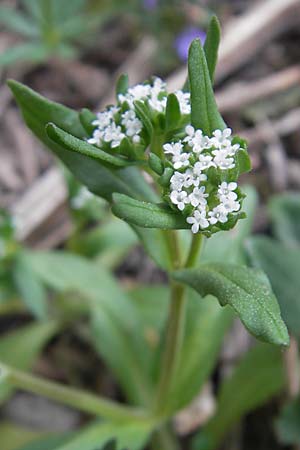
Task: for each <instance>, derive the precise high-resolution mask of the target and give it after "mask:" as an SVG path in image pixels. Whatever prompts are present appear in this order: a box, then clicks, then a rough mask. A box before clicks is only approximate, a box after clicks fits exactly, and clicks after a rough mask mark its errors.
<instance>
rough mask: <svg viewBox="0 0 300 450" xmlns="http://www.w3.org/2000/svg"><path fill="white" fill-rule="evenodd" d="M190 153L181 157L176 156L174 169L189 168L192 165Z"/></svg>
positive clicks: (173, 160)
mask: <svg viewBox="0 0 300 450" xmlns="http://www.w3.org/2000/svg"><path fill="white" fill-rule="evenodd" d="M190 156H191V154H190V153H181V154H180V155H174V156H173V158H172V162H173V166H174V169H176V170H177V169H181V168H182V167H187V166H189V164H190Z"/></svg>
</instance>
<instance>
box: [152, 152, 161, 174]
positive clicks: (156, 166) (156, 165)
mask: <svg viewBox="0 0 300 450" xmlns="http://www.w3.org/2000/svg"><path fill="white" fill-rule="evenodd" d="M149 167H150V168H151V169H152V170H153V171H154V172H155V173H157V175H162V174H163V172H164V165H163V162H162V160H161V159H160V158H159V157H158V156H157V155H156V154H155V153H150V154H149Z"/></svg>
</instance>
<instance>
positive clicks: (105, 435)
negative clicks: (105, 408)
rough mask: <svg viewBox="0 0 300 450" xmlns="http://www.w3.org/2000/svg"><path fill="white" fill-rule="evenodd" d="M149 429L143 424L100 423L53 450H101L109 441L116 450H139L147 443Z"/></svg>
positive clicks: (87, 428)
mask: <svg viewBox="0 0 300 450" xmlns="http://www.w3.org/2000/svg"><path fill="white" fill-rule="evenodd" d="M150 432H151V427H150V426H149V425H145V424H126V425H123V424H122V425H120V424H113V423H101V424H96V425H91V426H89V427H86V429H84V430H82V431H80V432H79V433H78V434H77V435H76V436H75V437H74V438H73V439H71V440H70V441H69V442H67V443H66V444H65V445H62V446H58V447H56V448H55V449H53V450H95V449H97V450H98V449H99V450H101V448H102V446H104V445H105V444H107V443H108V442H109V441H111V439H116V441H117V450H123V449H124V448H130V450H139V449H142V448H143V447H144V445H145V444H146V443H147V440H148V437H149V434H150Z"/></svg>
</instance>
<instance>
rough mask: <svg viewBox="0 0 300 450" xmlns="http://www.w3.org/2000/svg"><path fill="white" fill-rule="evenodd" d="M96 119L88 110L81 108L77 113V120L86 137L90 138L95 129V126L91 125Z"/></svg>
mask: <svg viewBox="0 0 300 450" xmlns="http://www.w3.org/2000/svg"><path fill="white" fill-rule="evenodd" d="M95 119H96V115H95V114H94V113H93V112H92V111H90V110H89V109H88V108H83V109H82V110H81V111H80V113H79V120H80V123H81V125H82V126H83V128H84V129H85V131H86V133H87V135H88V136H92V134H93V131H94V129H95V125H92V122H93V120H95Z"/></svg>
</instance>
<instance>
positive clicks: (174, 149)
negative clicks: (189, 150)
mask: <svg viewBox="0 0 300 450" xmlns="http://www.w3.org/2000/svg"><path fill="white" fill-rule="evenodd" d="M182 148H183V145H182V143H181V142H175V143H174V142H172V143H171V144H169V143H168V144H164V145H163V149H164V152H165V153H166V154H167V155H168V154H170V155H173V156H179V155H180V154H181V150H182Z"/></svg>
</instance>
